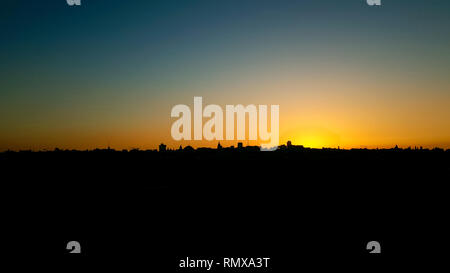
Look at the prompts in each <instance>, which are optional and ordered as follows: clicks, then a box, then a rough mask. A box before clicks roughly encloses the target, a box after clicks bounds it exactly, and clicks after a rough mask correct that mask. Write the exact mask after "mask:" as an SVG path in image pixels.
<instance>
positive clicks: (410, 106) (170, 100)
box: [0, 0, 450, 151]
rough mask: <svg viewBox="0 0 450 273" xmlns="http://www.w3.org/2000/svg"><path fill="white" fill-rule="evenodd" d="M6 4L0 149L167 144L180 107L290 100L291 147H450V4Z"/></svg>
mask: <svg viewBox="0 0 450 273" xmlns="http://www.w3.org/2000/svg"><path fill="white" fill-rule="evenodd" d="M81 1H82V6H80V7H70V6H68V5H67V4H66V1H65V0H51V1H50V0H48V1H44V0H40V1H25V0H14V1H6V2H5V1H3V2H2V8H1V10H0V37H1V42H0V151H2V150H6V149H34V150H37V149H54V148H55V147H59V148H75V149H92V148H95V147H101V148H102V147H106V146H108V145H110V146H111V147H113V148H117V149H122V148H125V149H129V148H141V149H147V148H156V147H157V145H158V144H159V143H161V142H164V143H166V144H169V146H172V147H177V146H178V145H180V144H182V145H186V144H191V145H193V146H216V145H217V142H212V143H207V142H200V143H196V142H191V143H186V142H182V143H178V142H176V141H173V140H172V139H171V136H170V126H171V124H172V122H173V121H174V120H175V119H172V118H170V110H171V108H172V106H174V105H176V104H187V105H190V106H191V107H193V97H194V96H202V97H203V101H204V104H219V105H221V106H222V107H223V108H224V107H225V105H226V104H234V105H235V104H244V105H247V104H268V105H271V104H279V105H280V141H281V142H286V141H287V140H292V142H293V143H294V144H303V145H305V146H310V147H323V146H327V147H337V146H340V147H345V148H350V147H369V148H372V147H391V146H395V145H399V146H403V147H406V146H410V145H411V146H414V145H417V146H424V147H434V146H440V147H444V148H450V1H448V0H442V1H438V0H427V1H425V0H420V1H419V0H417V1H415V0H395V1H394V0H382V6H381V7H370V6H368V5H367V4H366V2H365V0H347V1H335V0H333V1H331V0H329V1H328V0H305V1H301V0H291V1H284V0H271V1H265V0H239V1H234V0H226V1H219V0H216V1H211V0H205V1H196V0H180V1H170V0H164V1H119V0H81Z"/></svg>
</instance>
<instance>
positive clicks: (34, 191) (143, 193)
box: [0, 148, 450, 272]
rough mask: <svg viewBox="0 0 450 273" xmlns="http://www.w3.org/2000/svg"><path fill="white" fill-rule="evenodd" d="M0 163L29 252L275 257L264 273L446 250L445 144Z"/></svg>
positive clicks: (71, 154)
mask: <svg viewBox="0 0 450 273" xmlns="http://www.w3.org/2000/svg"><path fill="white" fill-rule="evenodd" d="M0 164H1V165H0V166H1V174H2V177H3V179H2V182H1V183H2V188H3V190H2V195H3V198H2V203H3V204H2V207H3V211H4V223H5V225H6V226H7V228H8V231H7V232H5V233H4V234H5V236H4V239H7V240H8V242H12V243H9V244H8V249H9V250H8V251H9V254H12V255H13V256H14V255H20V257H22V259H23V260H27V259H28V258H26V257H29V258H30V259H37V257H38V258H39V262H54V261H55V260H59V261H65V262H68V263H71V264H72V265H73V266H74V265H77V266H88V264H89V266H90V267H94V268H95V267H97V266H98V267H99V268H108V267H118V266H124V267H125V268H128V269H130V268H133V267H144V268H148V269H156V268H157V269H158V272H190V271H186V270H184V271H183V270H182V269H180V268H178V265H179V260H180V259H185V258H186V257H191V258H211V259H212V258H217V259H219V258H221V257H270V258H271V263H270V268H268V269H258V270H259V271H258V270H257V272H286V270H288V269H301V268H303V267H304V266H305V265H313V266H314V267H315V268H319V269H320V268H322V267H331V268H333V267H334V266H336V267H338V266H340V265H345V266H348V265H350V266H354V265H356V264H364V265H363V266H366V265H367V263H368V264H370V265H372V266H374V265H377V266H379V265H380V264H381V265H383V266H385V265H386V263H387V262H388V263H389V264H390V266H391V264H392V263H394V264H396V265H398V266H400V267H402V266H405V265H409V266H411V265H412V266H414V265H415V264H417V263H427V264H436V263H438V262H439V261H440V259H441V258H442V259H443V260H442V261H445V257H448V254H449V250H448V249H446V247H445V245H446V244H447V242H448V238H447V236H448V235H447V234H448V231H449V229H448V227H449V226H448V224H447V222H448V207H449V206H448V205H449V204H448V203H449V202H448V189H447V188H448V185H447V184H448V183H449V181H450V179H449V178H450V175H449V170H450V168H449V166H450V151H448V150H447V151H443V150H440V149H435V150H402V149H391V150H310V149H284V150H279V151H275V152H259V151H258V150H257V149H252V148H243V149H234V150H226V149H224V150H196V151H190V150H184V151H167V152H154V151H120V152H119V151H114V150H96V151H83V152H82V151H52V152H4V153H1V154H0ZM70 240H78V241H79V242H80V243H81V245H82V250H83V251H82V253H81V254H80V255H78V256H76V257H74V255H73V254H67V251H66V249H65V247H66V243H67V242H68V241H70ZM372 240H377V241H379V242H380V243H381V246H382V253H381V254H380V255H378V256H374V255H373V254H368V253H367V250H366V243H367V242H368V241H372ZM429 259H431V260H432V262H429ZM362 268H363V269H364V267H362ZM233 270H234V271H231V272H250V271H249V269H240V270H241V271H239V270H236V269H233ZM242 270H243V271H242ZM245 270H247V271H245ZM214 271H215V272H230V270H224V269H223V268H222V269H221V268H215V269H214ZM254 271H255V269H253V271H252V272H254ZM151 272H152V271H151ZM194 272H196V271H194Z"/></svg>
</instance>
